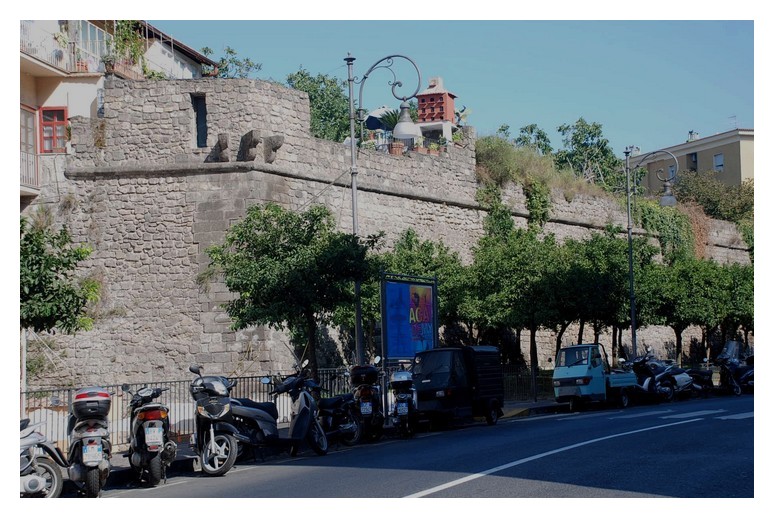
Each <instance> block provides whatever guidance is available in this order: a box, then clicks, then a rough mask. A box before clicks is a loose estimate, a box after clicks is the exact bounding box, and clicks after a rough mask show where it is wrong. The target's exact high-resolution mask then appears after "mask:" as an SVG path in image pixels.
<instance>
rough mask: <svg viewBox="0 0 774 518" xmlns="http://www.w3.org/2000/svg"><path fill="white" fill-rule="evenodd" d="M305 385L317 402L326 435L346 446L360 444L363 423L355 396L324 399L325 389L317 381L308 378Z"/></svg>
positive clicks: (347, 395) (344, 395)
mask: <svg viewBox="0 0 774 518" xmlns="http://www.w3.org/2000/svg"><path fill="white" fill-rule="evenodd" d="M304 383H305V384H306V386H307V387H308V388H309V390H310V392H311V393H312V395H313V396H314V398H315V400H316V401H317V406H318V413H317V420H318V421H319V422H320V424H321V425H322V428H323V430H324V431H325V434H326V435H327V436H328V437H329V438H330V439H334V440H338V441H339V442H341V443H342V444H344V445H345V446H354V445H355V444H357V443H358V442H360V438H361V437H362V435H363V423H362V422H361V419H360V410H359V407H358V405H357V404H356V403H355V396H354V395H353V394H351V393H350V394H343V395H339V396H334V397H327V398H325V397H322V392H323V388H322V387H321V386H320V385H319V384H318V383H317V382H316V381H314V380H313V379H311V378H307V379H305V380H304Z"/></svg>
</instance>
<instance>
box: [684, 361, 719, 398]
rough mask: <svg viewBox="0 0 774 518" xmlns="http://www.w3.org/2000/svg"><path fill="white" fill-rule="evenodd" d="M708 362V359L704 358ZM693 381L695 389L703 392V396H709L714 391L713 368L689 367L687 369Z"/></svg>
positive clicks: (700, 392)
mask: <svg viewBox="0 0 774 518" xmlns="http://www.w3.org/2000/svg"><path fill="white" fill-rule="evenodd" d="M704 362H705V363H706V362H707V359H706V358H705V359H704ZM685 372H686V373H687V374H688V375H689V376H690V377H691V380H692V381H693V389H694V390H695V391H696V392H698V393H699V394H701V396H702V397H707V396H709V395H710V393H711V392H712V389H713V388H714V385H713V383H712V370H710V369H688V370H687V371H685Z"/></svg>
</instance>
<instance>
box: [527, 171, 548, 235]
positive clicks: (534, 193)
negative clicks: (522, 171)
mask: <svg viewBox="0 0 774 518" xmlns="http://www.w3.org/2000/svg"><path fill="white" fill-rule="evenodd" d="M524 195H525V196H526V197H527V210H528V211H529V225H530V227H532V228H536V227H542V226H543V225H545V224H546V222H547V221H548V216H549V214H550V212H551V189H550V188H549V187H548V185H546V183H545V182H543V181H541V180H539V179H535V178H534V177H532V176H527V178H526V179H525V181H524Z"/></svg>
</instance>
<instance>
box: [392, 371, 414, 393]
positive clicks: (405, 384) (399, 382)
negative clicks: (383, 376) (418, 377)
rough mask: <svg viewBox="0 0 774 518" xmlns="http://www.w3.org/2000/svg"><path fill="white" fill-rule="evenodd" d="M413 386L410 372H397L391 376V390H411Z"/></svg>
mask: <svg viewBox="0 0 774 518" xmlns="http://www.w3.org/2000/svg"><path fill="white" fill-rule="evenodd" d="M411 385H412V380H411V373H410V372H408V371H395V372H393V373H392V376H390V388H392V389H395V390H410V389H411Z"/></svg>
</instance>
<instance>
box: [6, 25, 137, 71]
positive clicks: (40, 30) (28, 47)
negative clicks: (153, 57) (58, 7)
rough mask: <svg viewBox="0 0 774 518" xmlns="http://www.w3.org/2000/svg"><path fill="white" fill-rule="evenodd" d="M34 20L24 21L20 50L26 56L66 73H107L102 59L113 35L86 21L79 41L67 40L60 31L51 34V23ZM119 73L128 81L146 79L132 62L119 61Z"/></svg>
mask: <svg viewBox="0 0 774 518" xmlns="http://www.w3.org/2000/svg"><path fill="white" fill-rule="evenodd" d="M44 23H45V22H36V21H35V20H22V21H21V27H20V40H19V49H20V50H21V52H23V53H24V54H27V55H28V56H31V57H33V58H36V59H38V60H40V61H43V62H45V63H48V64H49V65H51V66H53V67H55V68H58V69H60V70H62V71H64V72H92V73H103V72H105V65H104V64H103V63H102V60H101V58H102V56H103V55H105V54H107V48H108V47H107V45H108V42H109V41H110V40H111V39H112V36H111V35H110V34H108V33H107V32H105V31H104V30H102V29H100V28H99V27H96V26H94V25H92V24H90V23H89V22H86V21H85V20H82V21H81V23H80V25H79V27H80V28H79V31H80V37H79V38H78V39H77V41H66V40H67V37H65V36H63V33H61V32H52V31H51V30H50V24H49V25H45V24H44ZM115 70H116V72H117V73H119V74H121V75H123V76H124V77H126V78H129V79H143V78H144V77H145V76H144V74H143V71H142V66H140V65H139V64H136V63H132V62H131V61H130V60H129V59H119V61H118V62H117V63H116V67H115Z"/></svg>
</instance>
